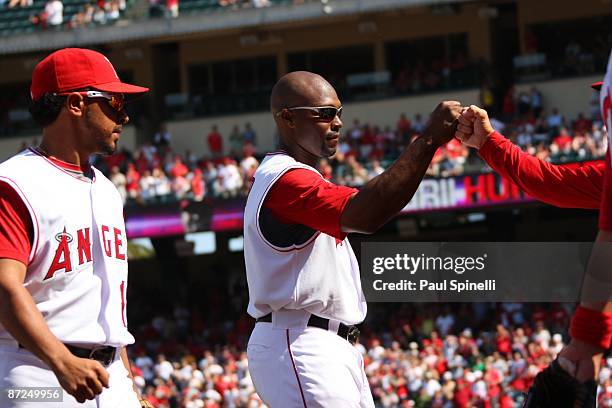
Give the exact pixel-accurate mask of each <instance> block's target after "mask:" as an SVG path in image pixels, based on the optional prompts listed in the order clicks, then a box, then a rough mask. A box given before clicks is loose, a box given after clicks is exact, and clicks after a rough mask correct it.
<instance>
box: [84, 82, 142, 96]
mask: <svg viewBox="0 0 612 408" xmlns="http://www.w3.org/2000/svg"><path fill="white" fill-rule="evenodd" d="M92 88H95V89H97V90H99V91H105V92H114V93H123V94H143V93H145V92H149V88H145V87H142V86H137V85H130V84H126V83H123V82H108V83H106V84H96V85H92Z"/></svg>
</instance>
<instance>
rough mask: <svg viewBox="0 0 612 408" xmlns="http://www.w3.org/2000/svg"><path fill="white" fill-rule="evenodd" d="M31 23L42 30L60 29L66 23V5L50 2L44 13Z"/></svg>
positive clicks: (34, 18)
mask: <svg viewBox="0 0 612 408" xmlns="http://www.w3.org/2000/svg"><path fill="white" fill-rule="evenodd" d="M30 21H31V22H32V24H35V25H38V26H40V27H41V28H47V27H53V28H56V27H60V26H61V25H62V23H63V22H64V4H63V3H62V2H61V1H60V0H48V1H47V3H46V4H45V8H44V11H43V12H42V13H41V14H39V15H38V16H33V17H31V19H30Z"/></svg>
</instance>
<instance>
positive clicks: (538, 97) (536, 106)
mask: <svg viewBox="0 0 612 408" xmlns="http://www.w3.org/2000/svg"><path fill="white" fill-rule="evenodd" d="M529 96H530V104H531V111H532V112H533V116H534V117H535V118H539V117H540V115H541V114H542V107H543V103H542V93H541V92H540V91H539V90H538V88H536V87H535V86H532V87H531V91H530V93H529Z"/></svg>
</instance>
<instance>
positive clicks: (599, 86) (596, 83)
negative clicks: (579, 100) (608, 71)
mask: <svg viewBox="0 0 612 408" xmlns="http://www.w3.org/2000/svg"><path fill="white" fill-rule="evenodd" d="M602 85H603V82H595V83H592V84H591V88H593V89H594V90H596V91H601V86H602Z"/></svg>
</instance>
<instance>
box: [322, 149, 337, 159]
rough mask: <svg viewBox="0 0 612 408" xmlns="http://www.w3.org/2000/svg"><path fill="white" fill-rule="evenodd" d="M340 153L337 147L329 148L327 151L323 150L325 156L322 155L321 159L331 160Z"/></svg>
mask: <svg viewBox="0 0 612 408" xmlns="http://www.w3.org/2000/svg"><path fill="white" fill-rule="evenodd" d="M337 151H338V149H336V148H335V147H333V148H332V147H327V148H325V149H323V154H322V155H321V157H325V158H328V159H331V158H332V157H334V156H335V155H336V152H337Z"/></svg>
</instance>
